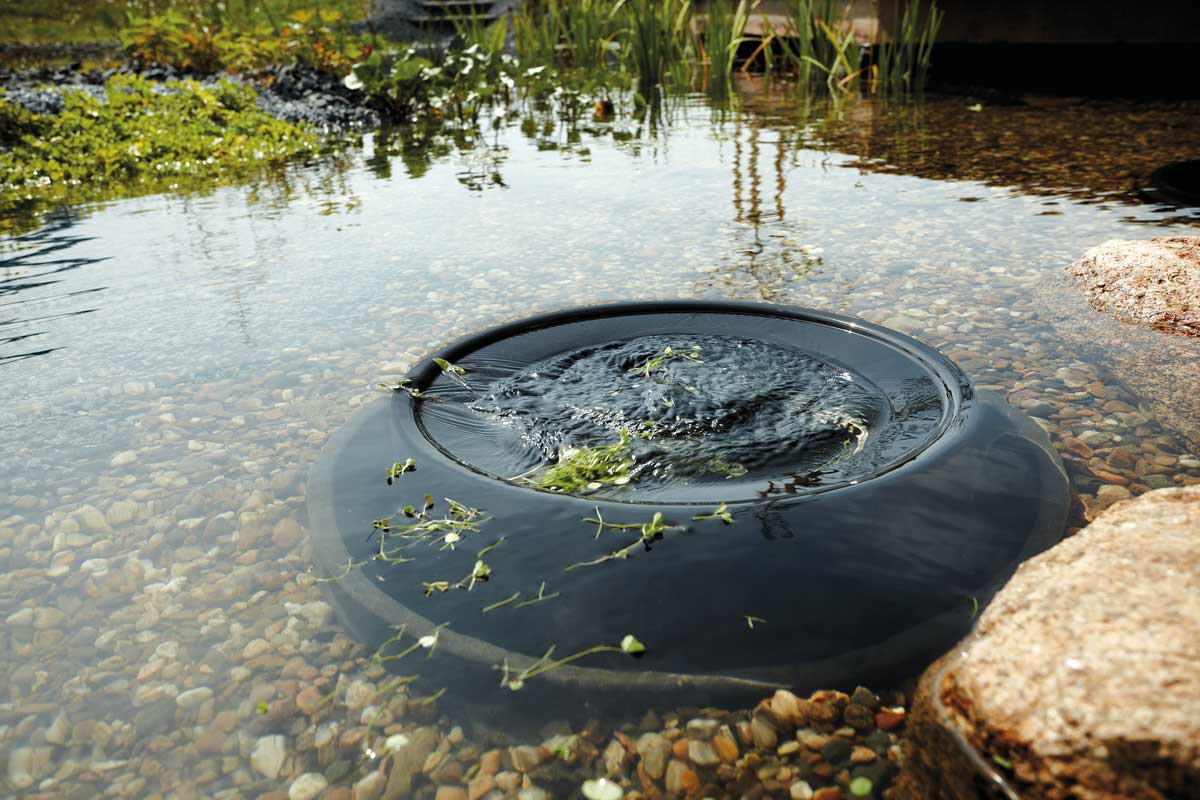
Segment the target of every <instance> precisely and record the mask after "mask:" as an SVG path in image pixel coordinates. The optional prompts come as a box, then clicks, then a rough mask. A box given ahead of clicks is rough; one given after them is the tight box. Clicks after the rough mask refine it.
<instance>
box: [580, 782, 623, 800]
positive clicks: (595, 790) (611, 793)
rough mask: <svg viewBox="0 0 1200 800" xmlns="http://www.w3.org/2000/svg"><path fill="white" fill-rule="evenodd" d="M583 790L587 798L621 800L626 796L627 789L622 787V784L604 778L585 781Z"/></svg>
mask: <svg viewBox="0 0 1200 800" xmlns="http://www.w3.org/2000/svg"><path fill="white" fill-rule="evenodd" d="M581 791H582V792H583V796H584V797H586V798H587V800H621V798H622V797H624V796H625V790H624V789H622V788H621V786H620V784H617V783H613V782H612V781H610V780H605V779H604V778H600V779H598V780H594V781H584V782H583V786H582V787H581Z"/></svg>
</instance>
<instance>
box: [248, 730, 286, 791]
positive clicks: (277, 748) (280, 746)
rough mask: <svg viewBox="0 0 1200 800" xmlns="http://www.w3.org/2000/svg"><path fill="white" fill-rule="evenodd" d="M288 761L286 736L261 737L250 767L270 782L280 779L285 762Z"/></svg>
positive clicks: (253, 753) (257, 742) (251, 757)
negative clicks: (280, 772)
mask: <svg viewBox="0 0 1200 800" xmlns="http://www.w3.org/2000/svg"><path fill="white" fill-rule="evenodd" d="M286 759H287V738H286V737H284V736H279V735H273V736H260V737H259V738H258V740H257V741H255V743H254V751H253V752H252V753H251V754H250V766H252V767H254V770H255V771H256V772H257V773H258V774H259V775H262V776H263V777H264V778H267V779H268V780H275V779H276V778H278V777H279V771H280V770H281V769H283V762H284V760H286Z"/></svg>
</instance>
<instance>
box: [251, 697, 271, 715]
mask: <svg viewBox="0 0 1200 800" xmlns="http://www.w3.org/2000/svg"><path fill="white" fill-rule="evenodd" d="M254 710H255V711H257V712H258V713H259V714H265V713H267V712H268V711H270V710H271V707H270V706H268V705H267V704H266V702H265V701H262V700H260V701H258V702H257V703H255V704H254Z"/></svg>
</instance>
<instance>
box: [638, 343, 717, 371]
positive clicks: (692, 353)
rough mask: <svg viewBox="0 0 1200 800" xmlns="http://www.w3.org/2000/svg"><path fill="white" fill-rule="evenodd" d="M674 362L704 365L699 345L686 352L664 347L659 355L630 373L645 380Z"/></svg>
mask: <svg viewBox="0 0 1200 800" xmlns="http://www.w3.org/2000/svg"><path fill="white" fill-rule="evenodd" d="M672 361H694V362H695V363H697V364H702V363H704V362H702V361H701V360H700V347H699V345H692V346H691V347H690V348H689V349H687V350H686V351H685V350H676V349H675V348H673V347H664V348H663V349H662V350H661V351H659V353H658V354H657V355H655V356H653V357H651V358H649V359H647V360H646V361H645V363H643V364H639V365H638V366H636V367H634V368H633V369H631V370H629V371H630V372H633V373H637V374H639V375H641V376H642V377H643V378H649V377H650V373H652V372H655V371H658V370H661V369H663V368H664V367H665V366H666V365H667V364H668V363H670V362H672Z"/></svg>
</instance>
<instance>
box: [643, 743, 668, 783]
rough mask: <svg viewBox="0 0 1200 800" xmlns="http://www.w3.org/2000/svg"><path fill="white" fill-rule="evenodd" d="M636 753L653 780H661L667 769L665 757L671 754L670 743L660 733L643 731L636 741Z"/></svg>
mask: <svg viewBox="0 0 1200 800" xmlns="http://www.w3.org/2000/svg"><path fill="white" fill-rule="evenodd" d="M637 751H638V755H639V756H641V759H642V767H643V768H644V769H645V770H646V774H647V775H649V776H650V777H651V778H653V779H654V780H656V781H657V780H662V776H663V774H664V773H665V772H666V770H667V758H668V757H669V756H670V754H671V743H670V742H668V741H667V737H665V736H663V735H662V734H661V733H644V734H642V735H641V736H640V737H639V738H638V741H637Z"/></svg>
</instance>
